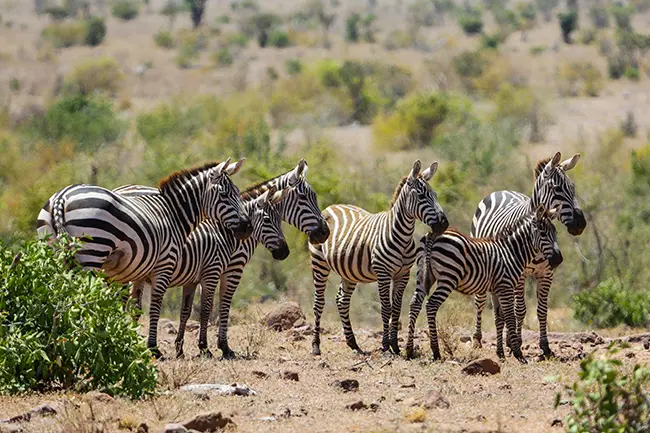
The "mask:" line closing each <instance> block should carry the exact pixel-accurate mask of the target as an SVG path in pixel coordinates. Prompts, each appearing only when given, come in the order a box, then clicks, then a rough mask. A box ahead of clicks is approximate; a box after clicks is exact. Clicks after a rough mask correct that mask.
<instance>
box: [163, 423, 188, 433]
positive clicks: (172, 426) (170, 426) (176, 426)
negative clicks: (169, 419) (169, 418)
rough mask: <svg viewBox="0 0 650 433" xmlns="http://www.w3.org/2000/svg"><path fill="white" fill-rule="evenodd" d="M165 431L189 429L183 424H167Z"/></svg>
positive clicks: (176, 431)
mask: <svg viewBox="0 0 650 433" xmlns="http://www.w3.org/2000/svg"><path fill="white" fill-rule="evenodd" d="M163 433H187V429H186V428H185V427H184V426H183V425H182V424H176V423H172V424H167V425H166V426H165V429H164V430H163Z"/></svg>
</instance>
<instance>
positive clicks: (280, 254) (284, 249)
mask: <svg viewBox="0 0 650 433" xmlns="http://www.w3.org/2000/svg"><path fill="white" fill-rule="evenodd" d="M289 253H290V251H289V246H288V245H287V243H286V242H285V243H283V244H280V246H279V247H278V248H276V249H274V250H273V251H271V255H272V256H273V258H274V259H275V260H284V259H286V258H287V257H289Z"/></svg>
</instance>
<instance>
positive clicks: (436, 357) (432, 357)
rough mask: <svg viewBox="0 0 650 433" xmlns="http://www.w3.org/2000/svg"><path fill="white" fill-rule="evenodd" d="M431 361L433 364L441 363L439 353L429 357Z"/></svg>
mask: <svg viewBox="0 0 650 433" xmlns="http://www.w3.org/2000/svg"><path fill="white" fill-rule="evenodd" d="M431 361H433V362H441V361H442V357H441V356H440V354H439V353H438V354H433V355H432V356H431Z"/></svg>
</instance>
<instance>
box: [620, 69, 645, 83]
mask: <svg viewBox="0 0 650 433" xmlns="http://www.w3.org/2000/svg"><path fill="white" fill-rule="evenodd" d="M623 76H625V78H627V79H629V80H633V81H639V79H640V78H641V73H640V72H639V68H635V67H634V66H628V67H626V68H625V71H624V72H623Z"/></svg>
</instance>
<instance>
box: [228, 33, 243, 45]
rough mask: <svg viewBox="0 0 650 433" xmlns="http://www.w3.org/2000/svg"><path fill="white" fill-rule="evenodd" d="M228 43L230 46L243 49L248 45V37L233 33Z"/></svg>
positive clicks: (229, 36)
mask: <svg viewBox="0 0 650 433" xmlns="http://www.w3.org/2000/svg"><path fill="white" fill-rule="evenodd" d="M226 43H227V44H228V45H234V46H237V47H242V48H243V47H245V46H246V45H248V36H246V35H245V34H243V33H232V34H230V35H228V37H227V38H226Z"/></svg>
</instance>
